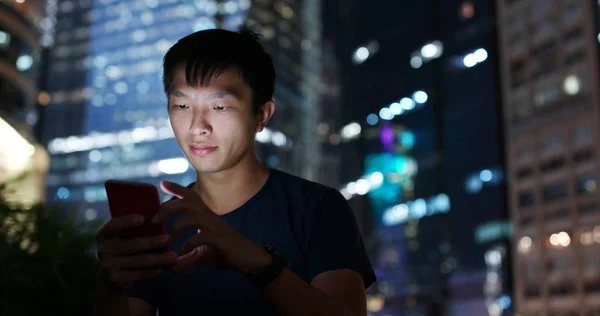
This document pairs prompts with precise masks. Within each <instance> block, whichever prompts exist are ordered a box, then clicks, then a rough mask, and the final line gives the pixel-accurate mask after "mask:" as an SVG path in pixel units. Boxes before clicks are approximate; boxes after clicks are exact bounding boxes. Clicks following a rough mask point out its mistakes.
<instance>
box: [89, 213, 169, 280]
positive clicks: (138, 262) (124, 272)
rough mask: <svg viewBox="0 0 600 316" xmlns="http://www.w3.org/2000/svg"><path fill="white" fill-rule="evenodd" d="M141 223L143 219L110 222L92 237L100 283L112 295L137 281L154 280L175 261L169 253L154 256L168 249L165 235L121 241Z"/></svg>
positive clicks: (167, 238)
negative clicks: (94, 239)
mask: <svg viewBox="0 0 600 316" xmlns="http://www.w3.org/2000/svg"><path fill="white" fill-rule="evenodd" d="M143 223H144V218H143V217H142V216H139V215H132V216H123V217H118V218H113V219H111V220H110V221H108V222H107V223H106V224H104V226H102V228H101V229H100V231H98V233H97V234H96V240H97V247H98V258H100V269H101V270H100V274H99V277H100V281H102V282H103V283H104V284H105V285H106V286H107V288H108V289H109V290H110V291H112V292H123V291H125V290H126V289H128V288H129V287H131V285H133V284H134V283H135V282H137V281H139V280H142V279H146V278H150V277H153V276H156V275H157V274H159V273H160V270H161V268H164V267H166V266H170V265H172V264H174V263H175V262H176V260H177V254H176V253H174V252H172V251H170V252H163V253H158V252H157V251H160V250H162V249H165V248H168V243H169V237H168V236H167V235H163V236H154V237H145V238H133V239H124V238H122V235H123V233H125V232H126V231H127V230H128V229H131V228H135V227H139V226H141V225H142V224H143Z"/></svg>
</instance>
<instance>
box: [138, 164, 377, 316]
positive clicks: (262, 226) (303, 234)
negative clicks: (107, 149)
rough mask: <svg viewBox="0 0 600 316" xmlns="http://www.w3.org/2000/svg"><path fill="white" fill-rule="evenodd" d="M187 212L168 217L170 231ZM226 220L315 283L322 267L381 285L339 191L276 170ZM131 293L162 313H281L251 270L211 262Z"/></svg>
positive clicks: (163, 277)
mask: <svg viewBox="0 0 600 316" xmlns="http://www.w3.org/2000/svg"><path fill="white" fill-rule="evenodd" d="M189 187H191V185H190V186H189ZM180 216H181V214H180V215H174V216H172V217H171V218H169V219H168V220H167V222H166V226H167V231H169V230H170V225H171V224H172V223H173V222H174V221H175V220H177V218H179V217H180ZM222 218H223V220H225V221H226V222H227V223H228V224H229V225H230V226H231V227H233V228H234V229H236V230H237V231H238V232H240V233H241V234H243V235H244V236H246V237H247V238H248V239H250V240H252V241H254V242H256V243H257V244H259V245H265V244H267V243H269V244H271V245H273V246H274V247H275V249H276V250H277V251H278V252H279V253H280V254H281V255H282V256H283V257H284V258H285V260H286V261H287V263H288V264H289V267H290V269H291V270H292V271H293V272H294V273H296V274H297V275H298V276H299V277H300V278H301V279H302V280H304V281H306V282H307V283H310V282H311V281H312V279H313V278H314V277H315V276H317V275H318V274H320V273H322V272H325V271H329V270H336V269H352V270H354V271H356V272H358V273H360V274H361V275H362V277H363V280H364V284H365V288H367V287H369V286H370V285H371V284H372V283H373V282H375V274H374V272H373V269H372V266H371V263H370V261H369V258H368V256H367V253H366V250H365V246H364V243H363V239H362V236H361V234H360V231H359V229H358V225H357V223H356V219H355V217H354V214H353V212H352V210H351V209H350V206H349V205H348V202H347V201H346V199H344V197H343V196H342V195H341V193H340V192H338V191H337V190H335V189H333V188H329V187H326V186H324V185H321V184H318V183H314V182H310V181H307V180H304V179H301V178H298V177H295V176H293V175H290V174H287V173H284V172H281V171H277V170H271V172H270V175H269V178H268V180H267V182H266V184H265V185H264V186H263V188H262V189H261V190H260V191H259V192H258V193H257V194H256V195H255V196H254V197H252V198H251V199H250V200H248V202H246V203H245V204H244V205H243V206H241V207H240V208H238V209H236V210H234V211H232V212H230V213H227V214H225V215H223V216H222ZM194 233H195V231H194V230H190V231H189V233H187V234H183V236H182V237H181V239H180V240H179V241H178V242H177V243H176V244H175V245H174V246H173V248H172V250H173V251H176V252H178V253H180V254H181V252H180V248H181V246H182V245H183V243H184V241H185V240H186V239H187V238H189V237H190V236H192V235H193V234H194ZM129 297H136V298H140V299H142V300H144V301H146V302H148V303H150V305H152V306H153V307H154V308H158V310H159V313H160V316H171V315H222V316H225V315H249V314H251V315H263V316H268V315H275V313H274V310H273V308H272V307H271V305H270V303H269V302H268V301H267V300H266V299H265V298H264V297H263V295H262V294H261V292H260V290H258V289H257V288H255V287H253V286H252V285H251V284H250V283H249V282H248V281H247V280H246V278H245V277H244V276H243V275H241V274H239V273H236V272H232V271H223V270H214V269H210V268H205V267H194V268H192V269H190V270H188V271H185V272H181V273H177V274H175V273H170V272H162V273H161V274H160V275H158V276H157V277H155V278H152V279H147V280H143V281H140V282H138V283H136V284H135V285H134V286H133V287H132V289H131V290H130V291H129Z"/></svg>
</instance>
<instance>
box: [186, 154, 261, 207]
mask: <svg viewBox="0 0 600 316" xmlns="http://www.w3.org/2000/svg"><path fill="white" fill-rule="evenodd" d="M268 178H269V170H268V169H267V168H265V167H264V166H262V165H261V164H260V163H259V162H258V160H256V159H250V160H249V161H240V163H238V164H237V165H236V166H234V167H233V168H230V169H228V170H224V171H221V172H218V173H197V177H196V184H195V185H194V187H193V190H194V191H196V193H198V194H199V195H200V197H201V198H202V200H203V201H204V203H205V204H206V205H207V206H208V207H209V208H210V209H211V210H212V211H213V212H215V213H217V214H219V215H223V214H226V213H229V212H231V211H233V210H235V209H237V208H239V207H240V206H242V205H244V203H246V202H247V201H248V200H250V199H251V198H252V197H253V196H254V195H256V194H257V193H258V192H259V191H260V189H261V188H262V187H263V186H264V185H265V183H266V182H267V179H268Z"/></svg>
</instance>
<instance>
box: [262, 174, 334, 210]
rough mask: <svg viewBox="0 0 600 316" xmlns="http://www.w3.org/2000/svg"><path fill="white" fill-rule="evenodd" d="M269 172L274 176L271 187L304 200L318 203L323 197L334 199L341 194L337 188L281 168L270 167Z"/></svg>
mask: <svg viewBox="0 0 600 316" xmlns="http://www.w3.org/2000/svg"><path fill="white" fill-rule="evenodd" d="M271 172H272V175H273V176H274V177H273V180H274V181H273V184H274V186H273V188H274V189H275V190H278V191H279V190H281V191H284V192H282V193H284V194H289V195H291V196H296V197H299V198H301V199H302V200H304V201H306V202H308V201H312V202H314V203H316V204H319V203H320V202H322V201H323V200H324V199H330V198H334V199H335V198H337V197H338V195H339V196H342V195H341V193H340V192H339V191H338V190H337V189H335V188H332V187H330V186H327V185H325V184H322V183H319V182H316V181H312V180H308V179H305V178H302V177H299V176H297V175H294V174H291V173H288V172H285V171H281V170H276V169H272V170H271Z"/></svg>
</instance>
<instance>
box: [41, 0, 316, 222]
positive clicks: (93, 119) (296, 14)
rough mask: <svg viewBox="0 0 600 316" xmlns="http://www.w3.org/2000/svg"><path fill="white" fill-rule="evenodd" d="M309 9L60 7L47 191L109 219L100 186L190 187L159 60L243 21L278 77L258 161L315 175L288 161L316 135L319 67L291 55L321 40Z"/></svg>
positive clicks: (106, 2)
mask: <svg viewBox="0 0 600 316" xmlns="http://www.w3.org/2000/svg"><path fill="white" fill-rule="evenodd" d="M315 3H317V4H318V3H319V2H318V1H316V0H307V1H302V2H289V1H284V2H281V1H277V2H274V1H257V2H256V3H255V4H251V3H250V1H248V0H239V1H238V0H231V1H214V0H197V1H168V2H167V1H165V2H162V1H156V0H146V1H111V0H103V1H77V2H76V1H62V2H60V6H59V11H58V16H57V21H58V22H57V25H56V44H55V47H54V49H53V52H52V55H51V57H50V70H49V76H48V78H49V82H48V89H49V91H50V93H51V104H50V105H49V107H48V109H47V112H46V115H45V121H46V122H47V124H46V125H45V131H44V136H45V138H46V141H47V143H48V148H49V151H50V153H51V154H52V163H51V174H50V176H49V177H48V182H49V193H50V194H52V195H53V196H55V197H57V198H58V199H62V200H66V201H71V202H72V203H73V205H74V206H75V207H76V208H78V209H80V210H82V211H83V212H82V214H83V215H84V216H85V217H86V218H90V219H91V218H95V217H96V216H102V217H106V216H107V215H108V214H107V206H106V202H105V201H106V196H105V192H104V187H103V183H104V181H105V180H107V179H109V178H116V179H127V180H133V181H144V182H149V183H153V184H155V185H157V184H158V181H159V180H160V179H166V180H171V181H176V182H180V183H189V182H192V181H193V180H194V179H195V173H194V171H193V170H192V168H190V167H189V165H188V162H187V161H186V160H185V158H183V155H182V153H181V150H180V149H179V147H178V145H177V143H176V142H175V141H174V139H173V134H172V132H171V129H170V126H169V121H168V115H167V109H166V99H165V97H164V95H163V92H162V84H161V78H160V74H161V71H162V69H161V64H162V57H163V55H164V53H165V52H166V50H167V49H168V48H169V47H170V46H171V45H172V44H173V43H174V41H176V40H177V39H178V38H181V37H183V36H185V35H187V34H189V33H191V32H193V31H198V30H202V29H209V28H215V27H222V28H226V29H236V28H237V26H239V25H240V24H241V23H242V22H244V21H245V20H246V19H249V20H251V22H252V21H254V22H257V24H259V25H258V26H259V27H260V29H259V30H261V31H262V32H263V33H264V40H265V45H266V47H267V48H268V50H269V51H270V52H271V53H272V54H273V55H274V62H275V64H276V68H277V71H278V72H277V75H278V81H277V87H276V93H275V101H276V102H277V104H278V107H277V111H276V112H277V114H276V115H275V118H274V119H273V122H272V123H271V124H270V125H269V126H268V129H267V130H266V131H264V132H262V133H260V134H258V135H257V141H258V142H259V143H261V144H259V147H258V154H259V158H260V159H261V160H263V161H265V162H266V163H267V165H269V166H273V167H279V168H280V169H283V170H285V171H290V172H292V173H296V174H308V175H311V174H313V172H312V171H310V170H308V169H303V167H304V165H303V164H302V160H294V159H293V157H296V156H297V155H296V154H299V153H304V156H306V155H308V154H312V155H314V156H316V157H318V148H316V149H315V148H314V147H311V146H314V145H313V144H314V143H315V142H313V141H312V140H313V139H314V138H316V135H317V134H316V132H315V130H316V129H313V133H309V134H304V133H303V131H304V130H305V129H306V128H307V126H310V125H311V124H316V123H311V122H309V121H310V120H309V118H310V116H309V115H308V114H309V113H310V115H313V113H318V111H316V109H318V104H317V103H313V102H312V101H313V99H314V98H315V97H316V96H315V95H311V94H310V93H304V92H305V91H304V89H310V88H311V87H312V85H314V84H316V82H314V81H313V76H318V75H319V68H318V65H317V66H314V65H312V66H311V65H310V63H308V62H307V58H306V57H305V53H308V52H311V50H307V49H305V50H297V48H298V47H299V46H300V45H304V46H307V45H308V44H306V43H307V42H306V41H312V40H314V41H318V39H319V28H318V21H316V22H315V21H313V20H315V19H318V17H319V15H318V13H319V11H318V6H317V7H316V8H315V6H314V4H315ZM310 10H313V11H314V12H310ZM305 11H309V12H305ZM311 14H312V15H311ZM305 17H312V20H311V19H308V18H305ZM311 23H315V24H316V26H317V27H316V28H314V25H312V24H311ZM308 24H311V25H312V26H311V25H308ZM314 47H318V42H315V43H314ZM307 51H308V52H307ZM312 52H318V51H317V50H312ZM315 56H318V55H315ZM299 83H300V84H299ZM300 92H302V93H300ZM292 117H294V120H293V121H292V120H291V119H290V118H292ZM311 137H312V138H311ZM301 157H303V156H301Z"/></svg>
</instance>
